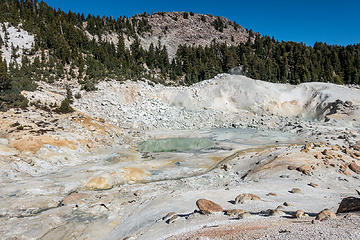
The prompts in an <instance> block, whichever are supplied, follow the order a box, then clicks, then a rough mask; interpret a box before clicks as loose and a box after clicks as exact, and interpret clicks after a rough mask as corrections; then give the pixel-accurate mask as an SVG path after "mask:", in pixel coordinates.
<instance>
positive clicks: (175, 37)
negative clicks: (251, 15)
mask: <svg viewBox="0 0 360 240" xmlns="http://www.w3.org/2000/svg"><path fill="white" fill-rule="evenodd" d="M134 18H137V19H139V18H144V19H146V20H147V21H148V24H149V25H150V26H151V32H145V33H143V34H142V35H141V36H139V37H140V40H141V43H142V45H143V46H144V47H145V48H148V47H149V46H150V44H151V43H153V44H154V45H158V43H159V41H160V44H161V45H165V46H166V47H167V50H168V53H169V56H170V57H173V56H174V55H175V54H176V50H177V48H178V46H179V45H185V44H186V45H195V46H207V45H210V44H211V42H212V41H216V42H218V43H226V44H228V45H237V44H239V43H244V42H246V41H247V39H248V37H249V31H247V30H246V29H245V28H243V27H242V26H240V25H238V24H237V23H235V22H232V21H230V20H229V19H227V18H224V17H216V16H212V15H209V14H206V15H204V14H197V13H192V12H190V13H188V12H157V13H154V14H152V15H148V14H138V15H135V16H134Z"/></svg>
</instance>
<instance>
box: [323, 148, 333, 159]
mask: <svg viewBox="0 0 360 240" xmlns="http://www.w3.org/2000/svg"><path fill="white" fill-rule="evenodd" d="M322 154H323V155H325V156H329V157H332V156H333V152H332V151H331V150H329V149H325V150H324V151H322Z"/></svg>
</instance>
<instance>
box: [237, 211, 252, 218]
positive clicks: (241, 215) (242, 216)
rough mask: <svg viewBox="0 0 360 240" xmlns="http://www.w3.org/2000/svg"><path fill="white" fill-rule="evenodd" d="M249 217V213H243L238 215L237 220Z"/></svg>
mask: <svg viewBox="0 0 360 240" xmlns="http://www.w3.org/2000/svg"><path fill="white" fill-rule="evenodd" d="M250 216H251V214H250V213H248V212H244V213H240V214H239V215H238V218H239V219H244V218H247V217H250Z"/></svg>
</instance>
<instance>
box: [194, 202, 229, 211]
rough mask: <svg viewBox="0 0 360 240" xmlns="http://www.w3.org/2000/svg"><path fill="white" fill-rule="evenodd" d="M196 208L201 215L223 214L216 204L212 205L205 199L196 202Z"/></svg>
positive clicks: (212, 203)
mask: <svg viewBox="0 0 360 240" xmlns="http://www.w3.org/2000/svg"><path fill="white" fill-rule="evenodd" d="M196 206H197V207H198V208H199V210H200V212H201V213H203V214H210V213H216V212H223V211H224V209H223V208H222V207H221V206H220V205H219V204H217V203H214V202H212V201H210V200H207V199H199V200H197V201H196Z"/></svg>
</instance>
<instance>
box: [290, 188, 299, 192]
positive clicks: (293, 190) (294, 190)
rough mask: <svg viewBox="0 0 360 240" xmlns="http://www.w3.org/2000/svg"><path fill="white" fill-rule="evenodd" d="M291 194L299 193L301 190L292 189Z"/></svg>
mask: <svg viewBox="0 0 360 240" xmlns="http://www.w3.org/2000/svg"><path fill="white" fill-rule="evenodd" d="M290 192H291V193H301V189H300V188H292V189H291V190H290Z"/></svg>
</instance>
